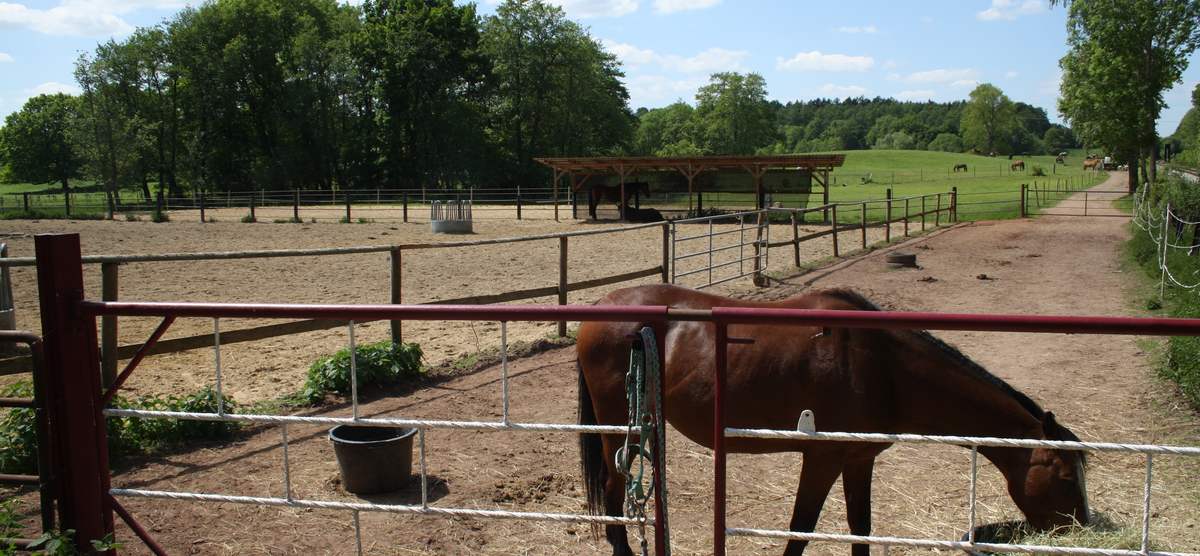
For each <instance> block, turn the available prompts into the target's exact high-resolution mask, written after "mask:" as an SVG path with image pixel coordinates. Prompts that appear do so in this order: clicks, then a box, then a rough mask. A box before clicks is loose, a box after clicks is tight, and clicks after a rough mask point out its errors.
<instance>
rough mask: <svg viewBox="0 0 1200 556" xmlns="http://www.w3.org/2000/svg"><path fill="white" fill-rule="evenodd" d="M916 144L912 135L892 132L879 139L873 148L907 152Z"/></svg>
mask: <svg viewBox="0 0 1200 556" xmlns="http://www.w3.org/2000/svg"><path fill="white" fill-rule="evenodd" d="M916 144H917V142H916V140H914V139H913V137H912V135H909V134H907V133H905V132H903V131H893V132H891V133H889V134H887V135H884V136H883V137H881V138H880V139H879V141H876V142H875V148H876V149H896V150H907V149H912V148H914V147H916Z"/></svg>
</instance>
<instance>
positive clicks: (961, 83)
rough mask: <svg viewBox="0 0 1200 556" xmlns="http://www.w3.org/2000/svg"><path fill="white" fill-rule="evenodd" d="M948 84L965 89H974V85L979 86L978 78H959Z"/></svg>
mask: <svg viewBox="0 0 1200 556" xmlns="http://www.w3.org/2000/svg"><path fill="white" fill-rule="evenodd" d="M950 86H951V87H959V88H966V89H974V88H975V87H978V86H979V80H977V79H959V80H958V81H955V82H953V83H951V84H950Z"/></svg>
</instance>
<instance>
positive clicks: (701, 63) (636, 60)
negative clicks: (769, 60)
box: [602, 40, 750, 73]
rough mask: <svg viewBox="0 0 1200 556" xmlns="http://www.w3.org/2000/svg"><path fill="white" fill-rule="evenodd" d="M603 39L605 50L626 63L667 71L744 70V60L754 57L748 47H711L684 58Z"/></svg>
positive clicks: (708, 71)
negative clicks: (731, 48) (740, 48)
mask: <svg viewBox="0 0 1200 556" xmlns="http://www.w3.org/2000/svg"><path fill="white" fill-rule="evenodd" d="M602 42H603V44H604V48H605V49H607V50H608V51H609V52H612V53H613V54H614V55H616V57H617V58H619V59H620V60H621V62H622V63H624V64H625V65H627V66H629V67H630V68H638V67H641V66H650V65H655V66H658V67H660V68H662V69H664V70H668V71H675V72H682V73H713V72H718V71H735V70H740V69H742V61H743V60H745V59H746V58H747V57H748V56H750V53H749V52H747V51H745V50H727V49H724V48H709V49H707V50H704V51H702V52H700V53H698V54H696V55H695V56H687V57H684V56H679V55H677V54H659V53H658V52H655V51H653V50H650V49H646V48H638V47H636V46H634V45H632V44H626V43H619V42H615V41H609V40H604V41H602Z"/></svg>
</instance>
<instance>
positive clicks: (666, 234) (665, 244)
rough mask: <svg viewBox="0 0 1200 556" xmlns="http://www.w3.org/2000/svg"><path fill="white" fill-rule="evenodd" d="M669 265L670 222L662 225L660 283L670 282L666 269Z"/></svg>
mask: <svg viewBox="0 0 1200 556" xmlns="http://www.w3.org/2000/svg"><path fill="white" fill-rule="evenodd" d="M670 267H671V224H670V223H667V222H664V223H663V225H662V283H664V284H669V283H671V277H670V275H669V274H668V269H669V268H670Z"/></svg>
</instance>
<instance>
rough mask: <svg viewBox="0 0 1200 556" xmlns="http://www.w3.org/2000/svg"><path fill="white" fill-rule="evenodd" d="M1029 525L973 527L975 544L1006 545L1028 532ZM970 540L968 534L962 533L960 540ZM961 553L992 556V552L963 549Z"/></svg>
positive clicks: (1009, 523) (1008, 522) (1004, 522)
mask: <svg viewBox="0 0 1200 556" xmlns="http://www.w3.org/2000/svg"><path fill="white" fill-rule="evenodd" d="M1028 527H1029V525H1028V524H1027V523H1025V522H1024V521H1002V522H1000V523H985V524H983V525H977V526H976V527H975V542H982V543H995V544H1008V543H1011V542H1013V541H1014V540H1016V539H1018V538H1020V537H1021V536H1023V535H1024V534H1025V533H1027V532H1028ZM970 538H971V535H970V533H969V532H967V533H963V536H962V539H960V540H962V541H963V542H967V540H969V539H970ZM963 552H966V553H967V554H970V555H971V556H992V554H993V553H992V552H985V551H982V550H972V549H969V548H964V549H963Z"/></svg>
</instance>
